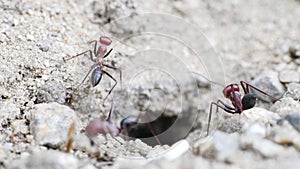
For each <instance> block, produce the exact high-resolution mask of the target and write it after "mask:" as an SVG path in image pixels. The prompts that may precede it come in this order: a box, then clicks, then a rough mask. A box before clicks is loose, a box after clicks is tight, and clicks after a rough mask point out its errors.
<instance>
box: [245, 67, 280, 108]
mask: <svg viewBox="0 0 300 169" xmlns="http://www.w3.org/2000/svg"><path fill="white" fill-rule="evenodd" d="M251 84H252V85H254V86H255V87H257V88H259V89H261V90H262V91H264V92H266V93H267V94H269V95H271V96H273V97H275V98H280V97H281V96H282V94H283V93H284V86H283V85H282V84H281V83H280V81H279V79H278V73H276V72H268V73H265V74H262V75H260V76H258V77H256V78H255V79H254V80H253V81H252V82H251ZM252 91H253V93H254V94H256V96H257V97H258V98H259V99H261V100H263V101H267V102H270V101H272V99H271V98H269V97H267V96H265V95H263V94H261V93H260V92H257V91H256V90H252Z"/></svg>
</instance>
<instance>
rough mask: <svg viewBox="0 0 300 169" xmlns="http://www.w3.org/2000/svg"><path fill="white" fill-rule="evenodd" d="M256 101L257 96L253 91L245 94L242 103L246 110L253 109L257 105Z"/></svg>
mask: <svg viewBox="0 0 300 169" xmlns="http://www.w3.org/2000/svg"><path fill="white" fill-rule="evenodd" d="M255 103H256V97H255V95H254V94H253V93H248V94H245V96H244V97H243V99H242V104H243V106H244V110H247V109H251V108H252V107H254V106H255Z"/></svg>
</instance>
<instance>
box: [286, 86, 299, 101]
mask: <svg viewBox="0 0 300 169" xmlns="http://www.w3.org/2000/svg"><path fill="white" fill-rule="evenodd" d="M284 97H291V98H293V99H295V100H300V84H299V83H294V82H293V83H289V84H287V91H286V92H285V93H284Z"/></svg>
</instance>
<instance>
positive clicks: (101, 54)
mask: <svg viewBox="0 0 300 169" xmlns="http://www.w3.org/2000/svg"><path fill="white" fill-rule="evenodd" d="M88 43H94V52H92V50H87V51H84V52H82V53H79V54H77V55H74V56H70V55H68V54H67V55H68V56H69V57H68V58H66V59H65V58H64V61H67V60H70V59H73V58H75V57H78V56H81V55H84V54H86V53H89V54H90V58H91V60H92V61H93V62H95V63H94V64H93V65H92V66H91V68H90V70H89V71H88V73H87V74H86V76H85V77H84V79H83V80H82V82H81V83H80V84H79V85H78V86H77V87H76V89H75V91H77V90H78V89H79V87H80V86H81V85H82V84H83V83H84V81H85V80H86V78H87V77H88V75H89V74H90V73H91V71H93V72H92V78H91V80H92V85H93V87H95V86H96V85H98V84H99V82H100V80H101V78H102V74H103V73H104V74H106V75H107V76H108V77H110V78H111V79H112V80H113V81H114V82H115V84H114V85H113V87H112V88H111V89H110V90H109V92H108V94H107V95H106V97H105V98H104V100H106V98H107V97H108V96H109V94H110V93H111V92H112V90H113V89H114V88H115V86H116V85H117V83H118V82H117V80H116V79H115V78H114V77H113V76H112V75H110V74H109V73H108V72H106V71H105V70H104V69H103V68H104V67H107V68H110V69H113V70H116V71H119V72H120V81H121V83H122V71H121V69H120V68H117V67H114V66H110V65H107V64H104V63H103V59H104V58H106V57H107V56H108V55H109V54H110V53H111V51H112V50H113V49H112V48H111V49H110V50H109V51H108V52H107V47H108V46H109V45H110V44H111V43H112V40H111V39H110V38H109V37H107V36H100V38H99V43H100V45H99V47H98V50H97V40H93V41H90V42H88ZM93 54H94V55H93ZM93 56H94V57H95V58H93Z"/></svg>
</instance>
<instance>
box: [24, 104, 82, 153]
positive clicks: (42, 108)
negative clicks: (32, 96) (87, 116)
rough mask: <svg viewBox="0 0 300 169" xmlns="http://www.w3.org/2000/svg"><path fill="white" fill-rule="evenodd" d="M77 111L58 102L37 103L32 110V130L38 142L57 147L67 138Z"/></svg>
mask: <svg viewBox="0 0 300 169" xmlns="http://www.w3.org/2000/svg"><path fill="white" fill-rule="evenodd" d="M76 120H77V117H76V113H75V112H74V111H73V110H72V109H70V108H69V107H67V106H64V105H60V104H58V103H56V102H52V103H42V104H37V105H35V107H34V109H33V110H32V111H31V123H30V130H31V133H32V134H33V136H34V139H35V141H36V143H37V144H40V145H49V146H54V147H57V146H59V145H60V144H63V143H64V142H66V140H67V134H68V130H69V127H70V125H71V124H72V123H73V122H76Z"/></svg>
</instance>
